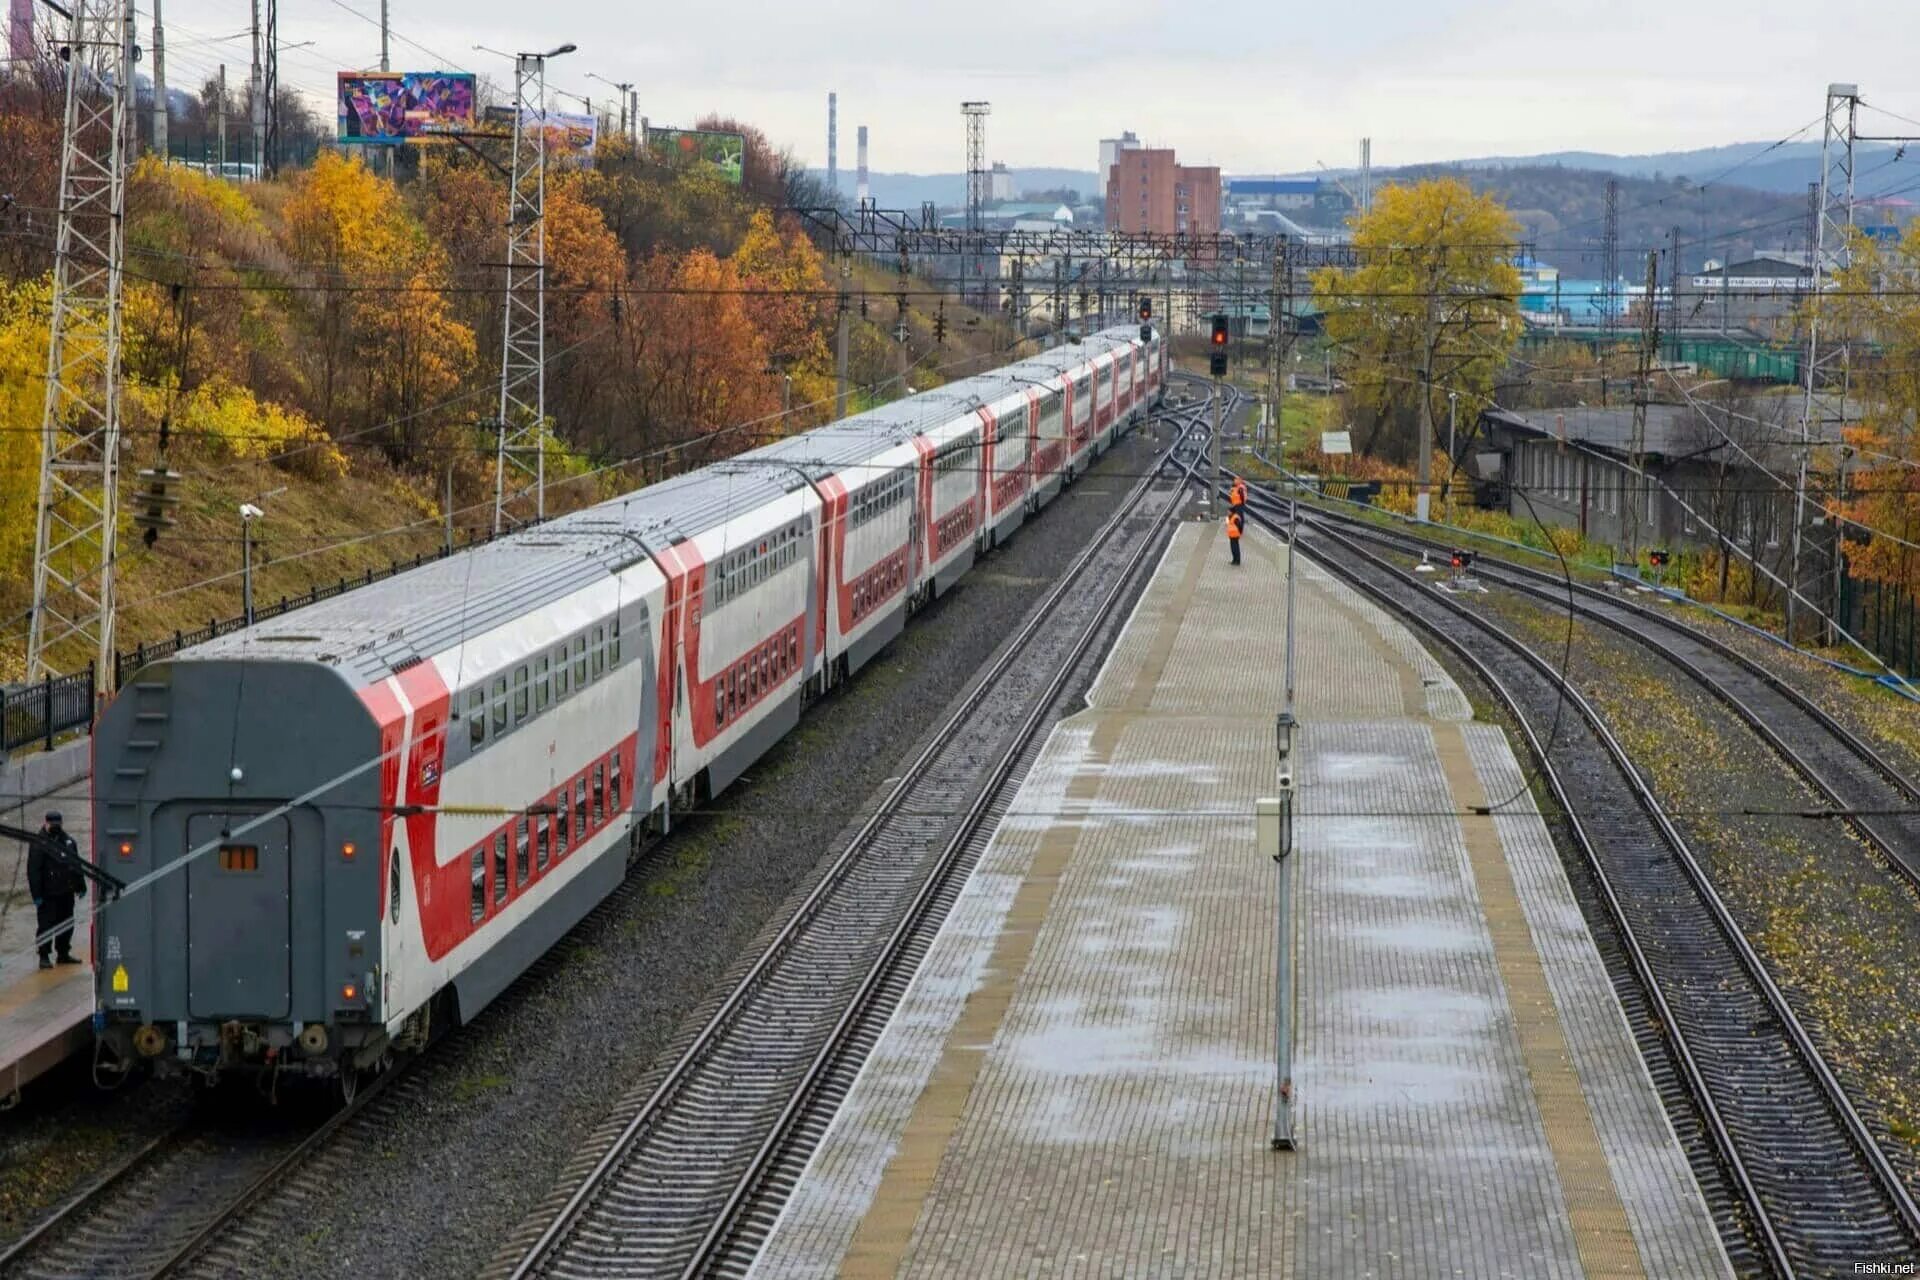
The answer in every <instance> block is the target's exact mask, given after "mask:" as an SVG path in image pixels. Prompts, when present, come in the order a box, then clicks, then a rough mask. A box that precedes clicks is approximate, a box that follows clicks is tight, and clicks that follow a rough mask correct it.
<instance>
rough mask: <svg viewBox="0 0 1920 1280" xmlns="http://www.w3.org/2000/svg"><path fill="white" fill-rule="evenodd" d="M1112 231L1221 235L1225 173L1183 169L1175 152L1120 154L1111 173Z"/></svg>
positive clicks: (1140, 149)
mask: <svg viewBox="0 0 1920 1280" xmlns="http://www.w3.org/2000/svg"><path fill="white" fill-rule="evenodd" d="M1107 227H1108V229H1110V230H1114V231H1151V232H1157V233H1159V234H1162V235H1171V234H1174V233H1176V232H1188V233H1191V234H1195V235H1214V234H1217V233H1218V232H1219V230H1220V170H1219V169H1217V168H1205V169H1200V168H1192V167H1189V166H1187V165H1183V164H1181V163H1180V162H1179V161H1177V160H1175V159H1174V155H1173V152H1172V150H1171V149H1168V150H1161V149H1158V148H1153V147H1136V148H1131V149H1127V150H1122V151H1118V152H1116V153H1115V155H1114V160H1113V167H1112V168H1111V169H1109V170H1108V171H1107Z"/></svg>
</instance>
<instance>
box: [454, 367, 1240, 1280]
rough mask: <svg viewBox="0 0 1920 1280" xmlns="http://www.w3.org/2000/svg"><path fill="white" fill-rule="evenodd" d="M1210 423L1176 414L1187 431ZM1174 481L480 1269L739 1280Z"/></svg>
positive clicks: (1048, 606) (1138, 509) (1131, 579)
mask: <svg viewBox="0 0 1920 1280" xmlns="http://www.w3.org/2000/svg"><path fill="white" fill-rule="evenodd" d="M1205 411H1206V405H1205V404H1204V403H1203V404H1201V405H1199V406H1195V407H1190V408H1184V409H1181V410H1178V411H1176V412H1175V413H1174V414H1172V415H1170V416H1172V417H1173V418H1174V419H1175V421H1176V422H1177V423H1178V424H1179V425H1180V426H1181V428H1182V430H1183V433H1184V432H1191V431H1192V430H1193V429H1194V427H1195V424H1196V423H1197V421H1198V419H1199V418H1200V417H1201V416H1202V415H1203V414H1204V413H1205ZM1182 489H1183V486H1182V485H1174V486H1170V487H1165V488H1163V487H1161V486H1159V485H1158V484H1157V483H1156V477H1155V476H1147V477H1144V478H1143V479H1142V480H1141V481H1140V483H1139V484H1137V485H1136V486H1135V488H1134V489H1133V491H1132V492H1131V493H1130V494H1129V496H1128V497H1127V499H1126V500H1125V501H1124V502H1123V503H1122V505H1121V508H1120V510H1119V511H1118V512H1117V513H1116V515H1115V516H1114V517H1113V519H1112V520H1110V521H1109V522H1108V524H1107V525H1106V526H1105V527H1104V528H1103V529H1102V531H1101V533H1100V534H1099V535H1098V536H1097V537H1096V538H1095V540H1094V541H1093V542H1092V543H1091V544H1090V545H1089V546H1088V547H1087V548H1086V549H1085V550H1084V551H1083V552H1082V553H1081V555H1080V556H1079V557H1078V558H1077V559H1076V561H1075V562H1074V564H1073V565H1071V566H1070V567H1069V568H1068V569H1067V570H1066V572H1065V573H1063V575H1062V577H1061V580H1060V583H1059V584H1058V585H1057V586H1056V587H1055V588H1054V589H1053V591H1051V592H1050V593H1049V594H1048V595H1047V596H1046V597H1045V598H1044V599H1043V600H1042V602H1041V603H1040V605H1039V606H1038V607H1037V608H1036V609H1035V610H1034V612H1033V613H1032V615H1031V616H1030V617H1029V618H1028V620H1027V622H1026V623H1025V624H1024V625H1023V627H1022V628H1021V630H1020V631H1019V632H1018V633H1017V634H1016V635H1015V636H1014V637H1012V639H1011V640H1010V642H1009V643H1008V644H1007V645H1006V646H1005V647H1004V648H1003V649H1002V650H1001V652H1000V655H999V657H998V658H996V660H995V661H994V663H993V664H992V665H991V666H990V667H989V668H988V669H987V670H986V671H985V672H984V673H983V674H982V676H981V677H980V679H979V680H977V681H976V682H975V684H974V686H973V688H972V690H971V691H970V693H969V694H968V696H967V697H966V698H965V699H964V700H963V701H962V704H961V705H960V707H959V708H958V709H957V711H956V712H955V713H954V715H953V716H952V717H951V718H950V719H949V720H948V721H947V722H946V723H945V724H943V725H942V726H941V727H940V728H939V729H938V730H937V731H936V732H935V733H934V735H933V736H932V739H931V741H930V742H929V744H928V746H927V747H926V749H925V750H924V751H923V753H922V754H921V755H920V756H919V758H918V759H916V760H915V761H913V762H912V763H911V764H910V765H909V766H908V767H907V768H906V769H905V771H904V772H903V775H902V777H901V778H900V780H899V782H898V783H897V784H896V785H895V786H894V788H893V789H892V791H891V792H890V793H889V794H888V796H887V797H886V798H885V799H884V800H883V801H882V802H881V804H880V806H879V808H878V809H877V810H876V811H875V813H874V814H873V815H872V816H871V817H870V818H869V819H868V820H867V821H866V822H865V823H864V824H863V825H862V827H861V828H860V829H859V831H858V832H857V833H856V834H855V836H854V838H853V839H852V840H851V841H850V842H849V843H848V845H847V846H846V847H845V849H844V850H843V851H842V852H841V853H840V854H839V855H838V856H837V857H836V858H835V860H834V862H833V863H832V864H831V865H830V867H829V868H828V869H827V871H826V873H825V874H824V875H823V876H822V877H821V879H820V880H819V881H818V883H817V884H816V885H815V886H814V888H813V890H812V891H811V892H810V893H809V894H808V895H807V897H806V898H805V900H804V901H803V902H802V903H801V904H800V906H799V908H798V909H797V910H796V911H795V913H794V914H793V915H792V916H791V918H789V919H788V921H787V922H786V923H785V924H784V925H783V926H782V927H781V929H780V930H779V931H778V932H777V933H776V934H775V935H774V937H773V938H772V940H771V941H770V943H769V944H768V946H767V947H766V948H765V950H763V951H762V952H760V953H759V954H758V956H757V957H756V958H755V959H754V960H753V961H752V962H751V964H750V965H749V966H748V967H747V968H746V970H745V972H744V973H743V974H742V976H741V977H740V980H739V982H738V983H737V985H735V986H734V987H733V988H732V989H731V990H730V991H729V992H728V993H727V994H726V995H725V996H724V997H723V998H721V999H720V1000H719V1002H718V1003H717V1004H716V1005H714V1006H712V1007H711V1008H710V1009H709V1010H708V1011H706V1017H705V1019H704V1022H703V1023H702V1025H701V1026H700V1028H699V1030H698V1031H697V1032H696V1033H695V1035H694V1036H693V1038H692V1040H691V1042H690V1043H688V1044H687V1045H686V1046H685V1049H684V1051H683V1052H682V1053H681V1055H680V1056H679V1058H678V1059H677V1060H676V1061H675V1062H674V1063H673V1064H672V1065H671V1066H670V1067H669V1068H668V1069H667V1071H666V1073H665V1074H664V1076H662V1077H661V1078H660V1079H658V1081H657V1082H656V1083H654V1084H653V1085H652V1086H651V1087H650V1088H649V1089H648V1090H646V1091H645V1093H644V1094H641V1093H636V1094H634V1095H631V1096H630V1097H629V1099H628V1100H627V1101H626V1102H624V1103H623V1104H622V1105H621V1106H620V1107H618V1108H616V1109H615V1111H614V1113H613V1115H612V1116H610V1117H609V1120H608V1122H607V1123H606V1124H605V1125H604V1126H603V1127H602V1129H601V1131H600V1133H599V1134H598V1135H597V1136H596V1138H595V1140H594V1141H593V1142H592V1143H590V1144H589V1147H588V1151H587V1154H586V1155H584V1156H583V1158H582V1160H581V1162H579V1163H578V1164H577V1165H576V1168H575V1170H571V1171H570V1175H571V1190H570V1192H568V1193H566V1194H565V1198H564V1199H561V1198H560V1197H559V1196H556V1197H555V1199H554V1200H553V1201H550V1202H549V1205H548V1206H546V1207H545V1208H544V1209H543V1212H542V1214H541V1215H540V1216H539V1217H538V1218H537V1219H536V1220H535V1223H534V1224H533V1225H532V1226H531V1227H530V1228H529V1229H528V1230H527V1231H526V1232H525V1233H523V1235H522V1236H521V1237H519V1238H517V1239H516V1240H514V1241H513V1242H511V1243H510V1246H509V1248H508V1250H507V1251H505V1252H504V1253H503V1257H502V1259H501V1260H500V1262H499V1263H498V1264H497V1266H496V1268H495V1269H491V1270H490V1271H489V1273H488V1274H497V1275H505V1276H511V1277H515V1278H519V1277H531V1276H574V1275H594V1276H605V1275H642V1276H658V1275H709V1274H721V1275H737V1274H742V1273H744V1271H745V1270H746V1269H747V1268H748V1267H749V1266H750V1265H751V1263H752V1259H753V1256H754V1254H755V1252H756V1251H757V1249H758V1247H759V1245H760V1244H761V1243H762V1242H763V1241H764V1239H765V1237H766V1234H767V1232H768V1231H769V1230H770V1228H771V1227H772V1225H773V1222H774V1220H775V1218H776V1217H777V1215H778V1212H779V1209H780V1207H781V1205H782V1204H784V1202H785V1198H786V1195H787V1193H788V1192H789V1191H790V1190H791V1188H792V1186H793V1184H794V1182H795V1181H796V1180H797V1178H798V1177H799V1175H800V1173H801V1171H802V1170H803V1169H804V1167H805V1164H806V1161H807V1159H808V1158H809V1157H810V1155H811V1153H812V1151H813V1150H814V1148H815V1146H816V1145H817V1143H818V1141H819V1139H820V1137H821V1136H822V1135H823V1134H824V1132H825V1129H826V1126H827V1125H828V1124H829V1123H830V1121H831V1119H832V1116H833V1114H834V1111H835V1110H836V1108H837V1107H838V1105H839V1102H840V1101H841V1099H842V1098H844V1096H845V1094H846V1092H847V1090H848V1089H849V1088H850V1087H851V1085H852V1083H853V1080H854V1078H855V1076H856V1075H857V1073H858V1071H859V1068H860V1065H861V1064H862V1063H863V1062H864V1061H865V1060H866V1057H867V1055H868V1052H869V1051H870V1050H871V1048H872V1047H873V1045H874V1044H875V1043H876V1042H877V1040H878V1039H879V1036H880V1034H881V1032H882V1031H883V1029H884V1027H885V1024H886V1020H887V1018H888V1017H889V1016H890V1015H891V1013H892V1010H893V1009H894V1008H895V1007H896V1005H897V1004H898V1002H899V999H900V997H901V996H902V995H903V994H904V993H905V990H906V988H907V986H908V984H909V983H910V982H911V981H912V978H913V975H914V973H915V971H916V970H917V968H918V965H919V962H920V960H921V958H922V957H923V955H924V954H925V951H926V949H927V947H928V946H929V945H930V944H931V942H932V940H933V938H934V936H935V934H936V933H937V932H938V930H939V927H940V924H941V922H942V921H944V919H945V918H946V915H947V912H948V909H949V908H950V906H951V904H952V902H953V901H954V899H955V898H956V897H957V895H958V893H959V892H960V889H961V888H962V886H963V885H964V884H965V882H966V879H967V876H968V874H969V873H970V872H971V870H972V867H973V865H974V864H975V862H976V861H977V860H978V858H979V855H980V853H981V852H982V851H983V850H984V849H985V847H986V844H987V842H988V841H989V839H990V838H991V836H992V832H993V829H994V827H995V826H996V825H997V822H998V819H999V817H1000V815H1001V814H1002V812H1004V810H1005V807H1006V805H1007V804H1008V803H1010V801H1011V799H1012V796H1013V794H1014V792H1015V790H1016V789H1017V786H1018V782H1019V780H1020V779H1021V778H1022V777H1023V776H1024V774H1025V772H1026V770H1027V768H1028V766H1029V765H1030V764H1031V762H1032V760H1033V758H1034V757H1035V756H1036V755H1037V754H1038V752H1039V750H1040V747H1041V746H1042V744H1043V742H1044V739H1045V732H1044V731H1045V729H1046V728H1047V727H1048V726H1049V725H1050V724H1051V723H1052V720H1053V718H1054V716H1055V714H1056V713H1057V711H1058V706H1059V703H1060V701H1061V699H1062V697H1063V695H1064V693H1065V692H1066V690H1067V689H1068V688H1069V687H1071V685H1072V684H1073V682H1074V680H1075V678H1076V676H1077V675H1078V674H1079V673H1080V671H1081V669H1082V659H1083V658H1084V656H1085V654H1086V653H1087V651H1088V649H1089V648H1090V647H1091V646H1092V645H1093V643H1094V642H1095V640H1096V638H1097V637H1098V636H1099V635H1100V634H1101V633H1102V631H1103V630H1104V629H1106V627H1107V626H1108V625H1109V624H1110V623H1112V622H1113V621H1114V619H1115V614H1116V610H1117V607H1118V605H1119V604H1120V602H1122V601H1123V600H1125V599H1127V598H1128V597H1129V595H1130V594H1131V592H1132V590H1133V588H1134V584H1135V582H1136V580H1137V579H1138V578H1139V577H1140V575H1141V571H1142V569H1143V567H1144V566H1145V565H1146V564H1147V562H1148V558H1149V555H1150V553H1151V551H1152V549H1153V548H1154V547H1155V546H1157V545H1158V543H1159V541H1160V536H1159V535H1160V534H1161V532H1162V531H1163V530H1164V529H1165V527H1166V525H1167V523H1168V521H1169V520H1170V518H1171V516H1172V514H1173V512H1174V511H1175V510H1176V509H1177V508H1178V505H1179V495H1180V492H1181V491H1182ZM1009 729H1010V730H1011V732H1009ZM536 1231H537V1235H535V1234H534V1232H536Z"/></svg>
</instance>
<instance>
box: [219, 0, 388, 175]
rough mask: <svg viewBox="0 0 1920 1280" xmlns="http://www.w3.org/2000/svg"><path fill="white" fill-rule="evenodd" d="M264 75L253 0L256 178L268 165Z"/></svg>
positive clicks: (250, 99) (251, 135) (250, 103)
mask: <svg viewBox="0 0 1920 1280" xmlns="http://www.w3.org/2000/svg"><path fill="white" fill-rule="evenodd" d="M383 69H384V68H383ZM264 74H265V73H264V69H263V68H262V66H261V63H260V0H253V69H252V70H251V71H249V72H248V73H247V159H248V160H250V161H251V162H252V163H253V172H254V176H256V177H258V176H259V175H261V174H262V173H264V172H265V164H266V162H265V156H264V154H263V151H262V147H263V145H264V144H265V142H266V131H267V103H266V99H265V97H264V96H262V95H263V94H264V92H265V84H264V81H263V76H264Z"/></svg>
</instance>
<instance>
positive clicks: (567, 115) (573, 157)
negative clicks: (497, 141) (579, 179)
mask: <svg viewBox="0 0 1920 1280" xmlns="http://www.w3.org/2000/svg"><path fill="white" fill-rule="evenodd" d="M539 119H540V113H539V112H537V111H533V110H523V111H522V112H521V113H520V126H521V128H523V129H532V128H536V127H537V126H538V122H539ZM486 120H487V132H489V133H498V134H503V135H504V134H509V133H511V132H512V131H513V108H512V107H488V108H487V115H486ZM599 142H600V117H598V116H589V115H580V114H577V113H575V112H572V111H549V112H547V154H548V155H549V156H551V157H553V159H554V161H555V162H556V163H560V164H591V163H592V162H593V149H594V147H595V146H597V145H598V144H599Z"/></svg>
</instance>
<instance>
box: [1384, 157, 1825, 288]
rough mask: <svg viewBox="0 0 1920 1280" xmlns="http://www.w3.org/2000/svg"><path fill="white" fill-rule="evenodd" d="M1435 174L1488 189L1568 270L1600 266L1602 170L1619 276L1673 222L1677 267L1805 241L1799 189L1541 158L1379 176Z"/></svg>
mask: <svg viewBox="0 0 1920 1280" xmlns="http://www.w3.org/2000/svg"><path fill="white" fill-rule="evenodd" d="M1438 174H1451V175H1456V176H1459V177H1462V178H1465V179H1466V180H1467V182H1469V183H1470V184H1471V185H1472V186H1473V187H1474V189H1475V190H1479V191H1488V192H1491V193H1492V194H1494V195H1495V196H1498V197H1499V199H1500V201H1501V202H1502V203H1503V204H1505V205H1506V206H1507V208H1509V209H1511V210H1512V211H1513V215H1514V217H1516V218H1518V219H1519V220H1520V225H1521V233H1522V235H1524V236H1525V237H1526V238H1527V239H1528V240H1529V241H1530V242H1532V244H1533V246H1534V252H1535V253H1536V254H1537V255H1538V256H1539V258H1540V259H1541V261H1543V262H1547V263H1551V264H1552V265H1554V266H1556V267H1559V268H1560V269H1561V271H1562V272H1564V273H1566V274H1567V275H1569V276H1581V277H1588V278H1597V277H1599V276H1600V275H1601V274H1602V263H1603V261H1604V259H1603V255H1602V246H1601V234H1602V232H1603V230H1604V228H1605V220H1606V199H1607V180H1608V179H1609V178H1613V179H1614V180H1615V181H1617V182H1618V183H1619V186H1620V191H1619V198H1618V208H1619V225H1620V240H1619V251H1618V264H1619V271H1620V274H1621V275H1622V276H1624V277H1626V278H1627V279H1628V280H1635V281H1637V280H1639V279H1641V278H1642V276H1643V275H1644V274H1645V271H1646V255H1647V252H1648V251H1649V250H1663V251H1664V250H1668V249H1670V248H1671V246H1672V242H1673V235H1674V229H1675V228H1678V229H1679V236H1680V261H1681V269H1682V270H1686V271H1692V270H1695V269H1697V268H1698V267H1699V266H1700V265H1701V263H1702V262H1704V261H1705V260H1706V259H1708V258H1717V259H1727V258H1729V257H1731V258H1733V259H1735V260H1738V259H1740V258H1744V257H1747V256H1750V255H1751V254H1753V253H1754V252H1755V251H1757V250H1761V249H1780V248H1796V249H1797V248H1801V247H1803V246H1804V245H1805V242H1806V221H1807V199H1806V193H1805V191H1804V190H1803V191H1801V192H1800V193H1798V194H1793V195H1787V194H1781V193H1777V192H1772V191H1758V190H1755V189H1753V188H1751V187H1742V186H1735V185H1732V184H1731V183H1728V184H1718V183H1716V184H1711V185H1708V186H1706V187H1700V186H1698V185H1696V184H1694V183H1693V182H1691V181H1688V180H1687V179H1684V178H1671V177H1668V178H1662V179H1660V180H1658V181H1656V180H1654V179H1653V178H1651V177H1630V176H1622V175H1619V174H1613V173H1606V172H1603V171H1601V170H1597V169H1575V168H1570V167H1561V166H1557V165H1548V164H1531V165H1518V164H1514V165H1506V166H1495V167H1471V166H1467V165H1422V166H1417V167H1413V168H1406V169H1396V170H1394V171H1393V172H1392V173H1391V174H1389V175H1386V176H1387V177H1388V178H1389V179H1392V180H1404V181H1412V180H1417V179H1420V178H1424V177H1431V176H1435V175H1438ZM1671 269H1672V263H1671V260H1670V259H1662V271H1663V274H1664V273H1665V272H1667V271H1670V270H1671Z"/></svg>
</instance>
